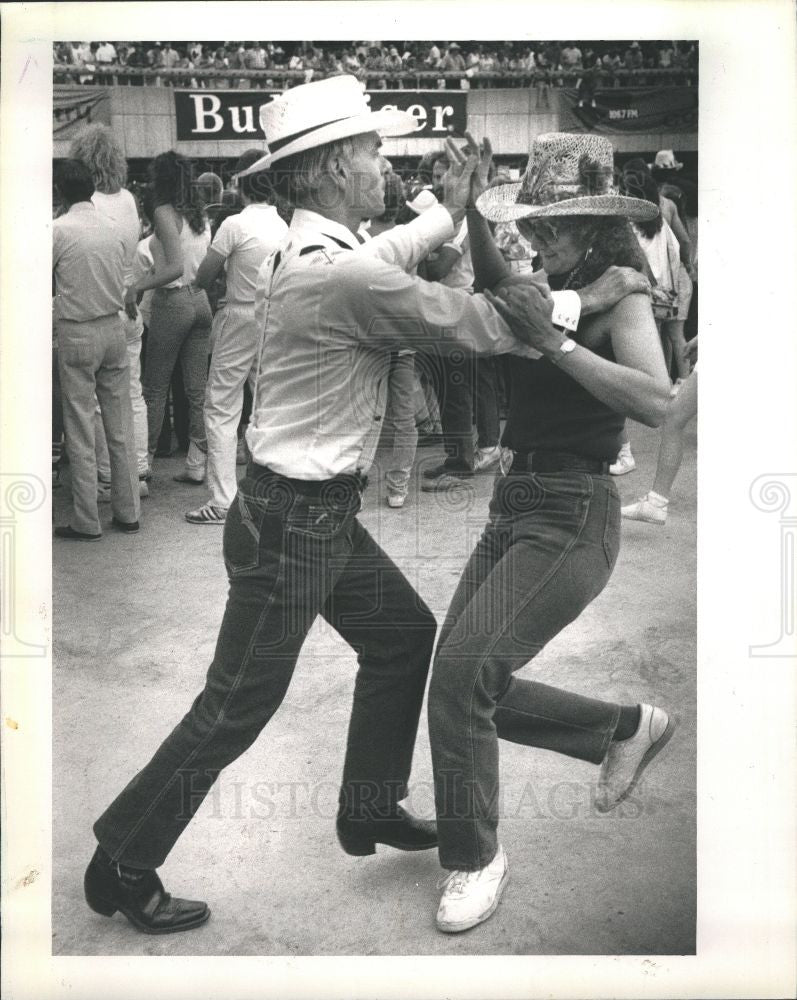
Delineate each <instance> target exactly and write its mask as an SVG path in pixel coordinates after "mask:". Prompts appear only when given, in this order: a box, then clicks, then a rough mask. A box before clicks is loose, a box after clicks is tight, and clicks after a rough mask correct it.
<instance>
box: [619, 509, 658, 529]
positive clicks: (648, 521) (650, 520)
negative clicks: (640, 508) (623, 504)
mask: <svg viewBox="0 0 797 1000" xmlns="http://www.w3.org/2000/svg"><path fill="white" fill-rule="evenodd" d="M620 513H621V514H622V516H623V517H624V518H625V519H626V521H641V522H642V524H658V525H659V527H661V525H662V524H666V523H667V518H666V517H665V518H664V520H662V521H657V520H656V519H655V518H653V517H638V516H637V515H636V514H623V513H622V511H621V512H620Z"/></svg>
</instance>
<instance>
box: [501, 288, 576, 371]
mask: <svg viewBox="0 0 797 1000" xmlns="http://www.w3.org/2000/svg"><path fill="white" fill-rule="evenodd" d="M484 295H485V298H486V299H487V300H488V301H489V302H490V303H491V304H492V305H493V306H494V308H495V309H496V310H497V311H498V312H499V313H500V314H501V316H503V318H504V319H505V320H506V322H507V324H508V325H509V327H510V329H511V330H512V332H513V333H514V334H515V336H516V337H517V338H518V340H521V341H523V343H524V344H528V345H529V346H530V347H534V348H536V349H537V350H538V351H541V352H542V353H543V354H545V353H546V352H547V353H549V354H550V353H553V352H555V351H557V350H558V349H559V347H560V346H561V344H562V341H563V339H564V337H563V335H562V333H561V332H560V331H558V330H557V329H556V327H555V326H554V325H553V322H552V319H551V317H552V315H553V297H552V295H551V289H550V288H549V287H548V285H543V284H537V283H534V284H525V285H508V286H507V287H505V288H501V289H500V290H499V291H498V294H497V295H494V294H493V293H492V292H489V291H485V293H484Z"/></svg>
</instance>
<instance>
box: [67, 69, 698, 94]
mask: <svg viewBox="0 0 797 1000" xmlns="http://www.w3.org/2000/svg"><path fill="white" fill-rule="evenodd" d="M585 72H586V71H584V70H583V69H582V70H579V69H562V70H550V69H540V68H539V67H538V68H536V69H533V70H526V69H523V70H502V71H501V72H485V73H482V72H479V71H476V72H474V71H466V72H454V73H445V72H443V71H442V70H436V69H429V68H428V67H424V68H423V69H416V70H403V71H401V72H388V71H387V70H385V71H382V70H360V71H359V72H357V73H355V74H354V75H355V76H357V78H358V79H360V80H363V81H364V82H365V84H366V86H367V87H368V89H369V90H379V89H384V90H394V89H398V90H436V89H440V90H442V89H446V88H453V89H463V90H468V89H470V88H471V87H477V88H478V87H494V88H495V87H542V86H570V87H575V86H576V84H577V83H578V81H579V80H581V79H583V78H584V77H585ZM590 72H591V71H590ZM337 75H340V74H339V73H326V72H323V71H321V70H296V69H283V68H282V67H276V68H272V69H214V68H201V69H200V68H195V69H164V68H158V69H150V68H143V67H139V66H120V65H117V64H110V65H107V66H103V65H97V66H94V67H87V66H65V65H61V64H56V65H55V66H53V82H54V83H61V84H64V83H81V82H83V83H93V84H97V85H104V86H112V87H117V86H123V87H124V86H128V87H129V86H139V87H140V86H167V87H184V88H188V87H190V88H194V87H197V88H199V89H207V90H213V89H225V88H229V87H233V88H246V87H249V88H252V84H253V83H255V82H256V81H258V82H262V83H263V87H262V89H264V90H285V89H286V88H288V87H291V86H296V85H297V84H300V83H307V82H309V81H310V80H311V79H312V80H322V79H324V78H325V77H327V76H337ZM587 75H588V76H589V75H590V74H589V73H588V74H587ZM697 79H698V72H697V70H696V69H691V68H687V69H684V68H673V69H616V70H615V69H601V70H597V71H595V72H594V76H592V81H593V86H595V87H612V86H613V87H622V86H640V87H644V86H661V85H662V84H672V85H674V86H684V85H686V86H692V85H694V84H696V83H697ZM254 89H256V88H254Z"/></svg>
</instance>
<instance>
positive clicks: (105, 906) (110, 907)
mask: <svg viewBox="0 0 797 1000" xmlns="http://www.w3.org/2000/svg"><path fill="white" fill-rule="evenodd" d="M86 902H87V903H88V904H89V906H90V907H91V909H92V910H94V912H95V913H101V914H102V915H103V916H104V917H112V916H113V915H114V913H116V906H115V905H114V904H113V903H112V902H111V901H110V900H108V899H97V898H96V897H95V898H93V899H92V898H91V897H90V896H88V895H87V896H86Z"/></svg>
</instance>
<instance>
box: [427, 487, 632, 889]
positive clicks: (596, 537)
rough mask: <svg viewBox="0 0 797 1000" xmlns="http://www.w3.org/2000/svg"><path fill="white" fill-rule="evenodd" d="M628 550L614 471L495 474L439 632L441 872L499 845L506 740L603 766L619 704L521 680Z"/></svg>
mask: <svg viewBox="0 0 797 1000" xmlns="http://www.w3.org/2000/svg"><path fill="white" fill-rule="evenodd" d="M619 543H620V502H619V497H618V495H617V490H616V487H615V486H614V483H613V482H612V481H611V479H610V477H609V476H598V475H590V474H587V473H583V472H562V473H556V474H544V475H540V474H522V475H510V476H507V477H501V476H499V477H498V478H497V479H496V484H495V491H494V494H493V498H492V500H491V503H490V514H489V520H488V523H487V527H486V528H485V531H484V533H483V535H482V537H481V539H480V540H479V542H478V544H477V546H476V548H475V549H474V551H473V553H472V554H471V557H470V559H469V561H468V564H467V566H466V567H465V571H464V573H463V574H462V577H461V579H460V582H459V585H458V587H457V590H456V592H455V594H454V597H453V599H452V601H451V606H450V608H449V610H448V614H447V616H446V621H445V624H444V626H443V629H442V631H441V635H440V641H439V643H438V647H437V654H436V656H435V662H434V666H433V668H432V680H431V684H430V688H429V734H430V739H431V749H432V762H433V766H434V775H435V802H436V807H437V821H438V833H439V838H440V848H439V850H440V862H441V864H442V866H443V867H444V868H449V869H461V870H466V871H474V870H476V869H479V868H483V867H484V866H485V865H487V864H489V863H490V861H491V860H492V859H493V857H494V856H495V853H496V850H497V844H498V841H497V829H498V808H497V807H498V787H499V779H498V739H499V738H501V739H506V740H510V741H511V742H513V743H522V744H525V745H526V746H533V747H542V748H545V749H547V750H555V751H557V752H559V753H563V754H567V755H568V756H571V757H577V758H579V759H581V760H587V761H592V762H593V763H600V762H601V761H602V759H603V757H604V756H605V754H606V750H607V749H608V746H609V743H610V741H611V738H612V735H613V734H614V730H615V728H616V727H617V722H618V719H619V715H620V706H619V705H616V704H613V703H610V702H604V701H599V700H596V699H593V698H585V697H582V696H581V695H577V694H573V693H571V692H569V691H564V690H562V689H559V688H554V687H549V686H548V685H546V684H540V683H538V682H536V681H530V680H525V679H520V678H516V677H514V676H513V674H514V673H515V671H517V670H519V669H520V668H521V667H522V666H524V665H525V664H526V663H528V661H529V660H531V659H532V657H534V656H536V654H537V653H538V652H539V651H540V650H541V649H542V648H543V646H545V644H546V643H547V642H549V640H551V639H552V638H553V637H554V636H555V635H557V634H558V633H559V632H561V631H562V629H563V628H565V626H566V625H568V624H570V622H572V621H573V620H574V619H575V618H577V617H578V615H579V614H580V613H581V611H582V610H583V609H584V608H585V607H586V606H587V605H588V604H589V603H590V601H592V600H593V599H594V598H595V597H597V596H598V594H599V593H600V592H601V590H603V588H604V586H605V585H606V582H607V581H608V579H609V576H610V575H611V572H612V569H613V568H614V564H615V561H616V559H617V554H618V551H619Z"/></svg>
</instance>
